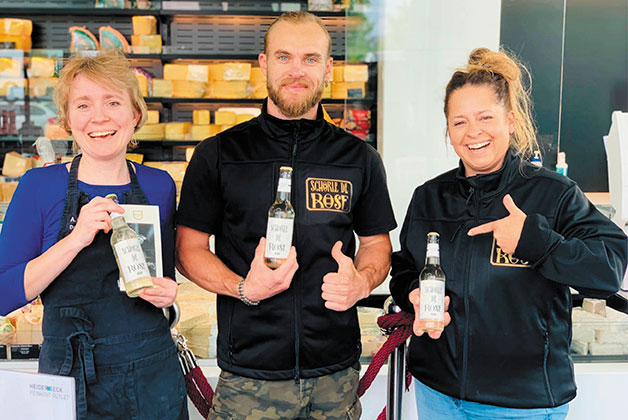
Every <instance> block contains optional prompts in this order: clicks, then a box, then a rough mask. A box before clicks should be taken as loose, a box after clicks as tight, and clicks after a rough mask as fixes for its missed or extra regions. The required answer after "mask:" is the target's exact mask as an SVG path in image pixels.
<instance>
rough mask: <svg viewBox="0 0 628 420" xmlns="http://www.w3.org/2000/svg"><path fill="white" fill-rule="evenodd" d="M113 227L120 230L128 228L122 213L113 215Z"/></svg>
mask: <svg viewBox="0 0 628 420" xmlns="http://www.w3.org/2000/svg"><path fill="white" fill-rule="evenodd" d="M111 226H112V227H113V228H114V229H120V228H122V227H125V226H126V220H124V216H123V215H121V214H120V213H111Z"/></svg>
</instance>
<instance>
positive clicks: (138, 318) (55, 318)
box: [39, 155, 188, 420]
mask: <svg viewBox="0 0 628 420" xmlns="http://www.w3.org/2000/svg"><path fill="white" fill-rule="evenodd" d="M80 157H81V155H78V156H77V157H76V158H74V160H73V161H72V166H71V168H70V173H69V180H68V191H67V195H66V199H65V207H64V210H63V217H62V219H61V230H60V231H59V236H58V238H57V241H59V240H61V239H63V238H64V237H65V236H67V235H68V234H69V233H70V232H71V231H72V229H73V228H74V226H75V225H76V220H77V219H78V215H79V212H80V210H81V207H82V206H84V205H85V204H87V203H88V202H89V197H88V196H87V194H85V193H84V192H82V191H79V190H78V167H79V162H80ZM127 166H128V169H129V175H130V177H131V190H129V191H125V192H124V197H123V200H121V202H123V203H126V204H148V201H147V200H146V197H145V196H144V193H143V192H142V190H141V188H140V186H139V183H138V182H137V177H136V175H135V172H134V171H133V168H132V166H131V164H130V163H129V162H127ZM110 237H111V232H110V233H109V234H105V233H103V232H102V231H100V232H98V233H97V234H96V236H95V238H94V241H93V242H92V244H91V245H89V246H88V247H86V248H84V249H83V250H81V251H80V252H79V253H78V255H77V256H76V257H75V258H74V260H73V261H72V263H70V265H69V266H68V267H67V268H66V269H65V270H64V271H63V272H62V273H61V274H60V275H59V276H58V277H57V278H56V279H55V280H54V281H53V282H52V283H51V284H50V286H48V287H47V288H46V290H44V292H43V293H42V294H41V297H42V301H43V304H44V308H45V309H44V319H43V326H42V330H43V335H44V341H43V344H42V349H41V354H40V358H39V372H41V373H49V374H54V375H65V376H72V377H74V378H75V380H76V402H77V414H78V419H79V420H88V419H89V420H105V419H107V420H114V419H120V420H158V419H164V420H177V419H179V420H186V419H188V412H187V398H186V391H185V384H184V380H183V375H182V372H181V367H180V366H179V362H178V359H177V355H176V348H175V344H174V341H173V340H172V338H171V336H170V331H169V329H168V322H167V320H166V318H165V317H164V315H163V312H162V310H161V309H158V308H156V307H155V306H153V305H152V304H150V303H148V302H146V301H144V300H143V299H140V298H135V299H131V298H129V297H128V296H127V295H126V293H124V292H120V290H119V288H118V277H119V272H118V266H117V264H116V261H115V258H114V256H113V251H112V249H111V245H110V242H109V241H110Z"/></svg>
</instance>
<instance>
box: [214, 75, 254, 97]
mask: <svg viewBox="0 0 628 420" xmlns="http://www.w3.org/2000/svg"><path fill="white" fill-rule="evenodd" d="M247 85H248V82H246V81H220V80H216V81H212V82H211V83H209V89H208V92H207V95H206V96H207V97H209V98H216V99H244V98H246V97H247Z"/></svg>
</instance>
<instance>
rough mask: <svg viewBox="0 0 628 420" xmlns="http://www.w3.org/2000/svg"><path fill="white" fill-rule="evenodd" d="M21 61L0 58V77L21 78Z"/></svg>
mask: <svg viewBox="0 0 628 420" xmlns="http://www.w3.org/2000/svg"><path fill="white" fill-rule="evenodd" d="M22 75H23V72H22V59H21V58H19V59H14V58H9V57H0V77H9V78H18V79H19V78H21V77H22Z"/></svg>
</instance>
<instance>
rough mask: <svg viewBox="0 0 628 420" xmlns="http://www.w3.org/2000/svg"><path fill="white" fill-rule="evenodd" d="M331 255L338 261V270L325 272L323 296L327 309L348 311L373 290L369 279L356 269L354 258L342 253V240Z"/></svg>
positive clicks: (336, 244)
mask: <svg viewBox="0 0 628 420" xmlns="http://www.w3.org/2000/svg"><path fill="white" fill-rule="evenodd" d="M331 256H332V257H333V258H334V260H336V262H337V263H338V271H337V272H335V273H327V274H325V276H324V277H323V285H322V286H321V290H322V292H323V293H322V295H321V296H322V297H323V300H325V307H326V308H327V309H332V310H334V311H346V310H347V309H349V308H351V307H353V305H355V304H356V302H357V301H358V300H360V299H363V298H365V297H367V296H368V295H369V294H370V292H371V291H370V289H369V284H368V281H367V280H366V279H364V278H363V277H362V276H361V275H360V273H359V272H358V270H356V268H355V265H354V264H353V260H352V259H351V258H349V257H347V256H346V255H345V254H343V253H342V242H341V241H338V242H336V243H335V244H334V246H333V247H332V249H331Z"/></svg>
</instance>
